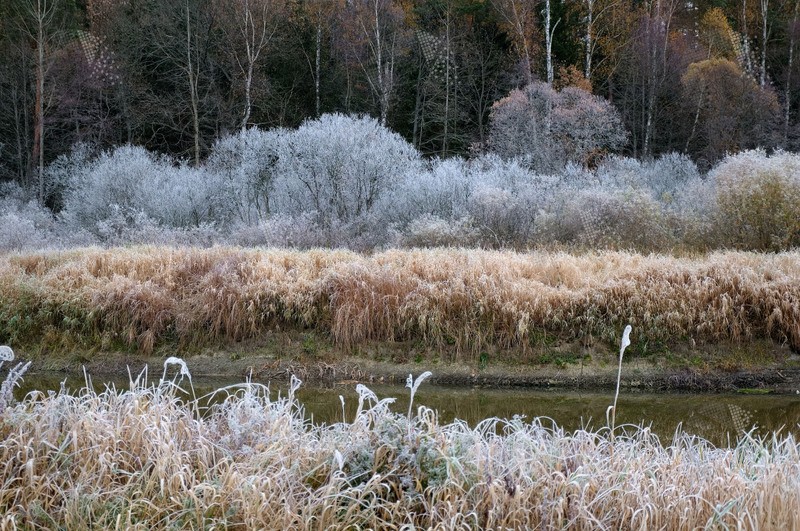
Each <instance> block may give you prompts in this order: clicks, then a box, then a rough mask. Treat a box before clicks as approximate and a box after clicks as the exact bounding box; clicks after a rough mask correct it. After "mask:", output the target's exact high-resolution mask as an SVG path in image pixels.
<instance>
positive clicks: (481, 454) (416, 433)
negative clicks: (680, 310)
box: [0, 379, 800, 530]
mask: <svg viewBox="0 0 800 531" xmlns="http://www.w3.org/2000/svg"><path fill="white" fill-rule="evenodd" d="M296 383H297V382H296V381H293V382H292V384H293V387H294V386H295V384H296ZM173 385H174V384H173V383H172V382H171V381H169V380H167V381H165V382H162V383H160V384H158V385H156V384H153V385H150V386H147V385H145V384H144V383H143V381H138V382H132V383H131V388H130V390H128V391H124V392H122V391H116V390H107V391H105V392H103V393H99V394H98V393H96V392H94V391H92V390H90V389H83V390H80V391H79V392H78V393H77V394H76V395H68V394H63V393H62V394H50V395H46V394H44V393H38V394H32V395H29V396H28V397H27V398H26V399H25V400H23V401H22V402H21V403H18V404H13V405H10V406H9V407H7V408H5V409H3V408H0V485H2V488H0V529H2V530H12V529H13V530H16V529H142V530H160V529H242V530H245V529H276V530H278V529H280V530H283V529H414V528H431V529H448V530H449V529H566V528H569V529H593V530H594V529H641V530H650V529H669V530H683V529H686V530H689V529H701V528H705V529H780V530H786V529H798V528H800V443H798V441H796V440H795V439H794V438H792V437H791V436H789V435H782V436H777V435H775V436H772V437H769V438H765V439H758V438H753V437H750V436H745V437H744V438H743V439H741V440H740V442H739V443H738V444H737V445H736V446H735V447H733V448H715V447H713V446H711V445H710V444H709V443H707V442H705V441H703V440H701V439H697V438H693V437H691V436H688V435H685V434H676V435H675V437H674V438H673V439H672V440H669V441H663V442H662V441H660V440H659V439H658V438H657V437H656V436H654V435H653V434H652V433H651V432H650V431H649V430H648V429H646V428H638V427H631V426H627V427H626V426H623V427H617V429H616V430H615V431H614V432H613V433H612V432H611V431H610V430H609V429H608V428H602V429H600V430H598V431H583V430H579V431H576V432H564V431H562V430H560V429H558V428H551V427H546V426H549V423H548V422H547V421H546V420H545V421H540V420H538V419H534V420H533V421H524V420H522V419H520V418H515V419H512V420H500V419H487V420H485V421H483V422H481V423H480V424H478V425H477V426H475V427H471V426H468V425H467V424H466V423H464V422H461V421H456V422H454V423H452V424H440V423H439V422H438V420H437V415H436V413H435V412H434V411H432V410H429V409H427V408H425V407H424V406H419V407H415V408H414V409H413V410H412V409H411V408H409V414H408V415H406V414H405V413H393V412H391V411H390V410H389V408H388V404H387V402H386V401H385V400H384V401H380V402H378V400H377V397H375V396H374V395H373V394H372V393H371V391H369V390H368V389H366V388H364V387H360V388H359V394H360V398H359V405H358V412H357V413H356V415H355V417H354V418H347V419H343V421H342V422H337V423H334V424H331V425H315V424H312V423H310V422H308V421H306V420H304V419H303V416H302V411H301V405H300V404H299V403H298V402H297V401H296V400H295V399H294V395H293V391H291V390H290V391H289V392H288V394H286V393H284V395H283V397H279V396H277V397H276V395H275V393H274V392H273V393H272V395H271V396H270V395H269V394H268V392H267V389H266V388H264V387H263V386H261V385H259V384H243V385H241V386H236V387H229V388H226V389H223V390H220V391H219V393H221V394H222V398H224V401H222V402H221V403H218V404H217V405H216V406H213V407H212V408H211V409H210V410H202V409H201V408H200V404H203V403H205V402H204V400H202V399H197V400H189V401H188V402H187V401H181V400H180V399H179V398H177V395H176V393H175V392H174V387H172V386H173ZM182 385H184V386H186V385H187V381H186V380H185V379H184V380H183V382H182ZM412 400H413V395H412ZM414 405H415V406H417V404H414Z"/></svg>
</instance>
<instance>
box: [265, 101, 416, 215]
mask: <svg viewBox="0 0 800 531" xmlns="http://www.w3.org/2000/svg"><path fill="white" fill-rule="evenodd" d="M275 164H276V175H277V177H276V179H275V183H274V189H273V195H272V200H273V202H272V203H271V204H273V205H274V211H275V212H278V213H281V214H284V215H291V216H297V215H300V214H301V213H304V212H315V213H316V214H317V215H318V217H319V221H320V223H321V224H322V225H323V226H330V225H332V224H335V223H336V222H344V223H348V222H352V221H354V220H356V219H358V218H361V217H363V216H365V215H366V214H368V213H370V212H371V211H372V210H373V209H374V207H375V206H376V205H377V204H378V203H379V201H380V200H381V199H382V198H383V197H385V196H386V195H387V194H390V193H391V192H392V190H393V189H394V188H395V186H396V185H397V183H399V182H401V181H402V180H403V179H404V178H405V176H406V175H408V174H413V173H415V172H417V171H419V170H420V169H421V163H420V159H419V154H418V153H417V151H416V150H415V149H414V147H413V146H412V145H411V144H409V143H408V142H406V141H405V140H404V139H403V138H402V137H401V136H400V135H398V134H397V133H395V132H393V131H391V130H389V129H387V128H386V127H383V126H382V125H380V124H379V123H378V122H377V121H376V120H375V119H373V118H370V117H366V116H363V117H354V116H345V115H342V114H326V115H323V116H322V117H320V118H318V119H316V120H310V121H307V122H305V123H304V124H303V125H301V126H300V127H299V128H298V129H296V130H293V131H289V132H287V133H286V135H285V136H284V137H283V138H282V141H281V142H279V149H278V151H277V161H276V163H275Z"/></svg>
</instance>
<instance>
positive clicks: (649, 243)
mask: <svg viewBox="0 0 800 531" xmlns="http://www.w3.org/2000/svg"><path fill="white" fill-rule="evenodd" d="M559 221H560V223H559V227H560V229H561V234H560V235H559V236H558V239H559V240H561V241H563V242H564V243H578V244H580V245H583V246H589V247H601V248H603V247H612V248H623V249H639V250H656V249H661V248H664V247H666V246H668V245H670V243H671V235H670V233H669V231H668V230H667V228H666V227H665V224H664V217H663V214H662V212H661V207H660V205H659V204H658V203H657V202H656V201H655V200H654V199H653V198H652V197H650V195H649V194H647V193H646V192H645V191H643V190H642V189H635V188H629V189H627V190H624V189H620V188H617V189H613V188H606V187H602V186H595V187H591V188H588V189H585V190H582V191H580V192H578V193H577V194H575V195H574V196H571V197H570V198H569V200H568V201H567V203H566V206H565V209H564V213H563V217H562V218H561V219H560V220H559Z"/></svg>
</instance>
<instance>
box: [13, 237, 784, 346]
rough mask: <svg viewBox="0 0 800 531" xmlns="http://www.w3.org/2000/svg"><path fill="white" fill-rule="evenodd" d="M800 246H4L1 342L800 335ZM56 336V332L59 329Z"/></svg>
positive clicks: (465, 341) (516, 341)
mask: <svg viewBox="0 0 800 531" xmlns="http://www.w3.org/2000/svg"><path fill="white" fill-rule="evenodd" d="M797 278H800V252H786V253H779V254H758V253H744V252H721V253H712V254H709V255H706V256H701V257H684V258H675V257H669V256H660V255H647V256H644V255H640V254H635V253H625V252H600V253H595V254H586V255H570V254H565V253H548V252H531V253H515V252H500V251H481V250H458V249H447V250H444V249H434V250H417V251H398V250H391V251H386V252H382V253H378V254H375V255H371V256H364V255H359V254H356V253H352V252H346V251H331V250H313V251H305V252H299V251H286V250H258V249H240V248H225V247H220V248H212V249H176V248H163V247H141V248H133V249H127V248H126V249H110V250H102V249H81V250H72V251H67V252H60V253H59V252H49V253H39V254H26V255H6V256H2V257H0V341H3V342H9V343H11V344H14V345H19V344H26V342H27V343H28V344H36V345H41V344H42V342H43V341H44V344H45V345H47V346H51V347H52V346H58V345H66V347H67V348H71V347H80V346H82V345H83V346H88V347H104V348H113V347H114V346H115V345H117V346H136V347H137V348H139V349H140V350H141V351H143V352H146V353H147V352H150V351H152V350H153V348H155V346H157V345H161V344H166V343H177V344H178V346H187V345H188V346H191V345H196V344H202V343H208V342H209V341H211V342H213V341H236V340H241V339H245V338H248V337H254V336H258V335H259V334H263V333H264V332H266V331H269V330H274V329H276V328H277V327H281V328H282V329H286V328H287V327H296V328H307V327H311V328H313V329H315V330H317V331H318V332H320V333H321V334H324V335H327V336H328V337H330V338H331V339H332V340H333V341H334V342H335V343H336V344H338V345H340V346H343V347H351V346H354V345H358V344H361V343H363V342H365V341H369V340H380V341H396V340H422V341H425V342H426V343H428V344H429V345H432V346H442V345H454V346H455V350H456V352H457V354H458V355H461V356H464V357H465V358H466V359H467V360H474V359H476V354H478V353H480V352H481V350H482V349H484V348H485V347H486V346H487V345H494V346H497V347H500V348H519V349H521V350H523V351H524V350H525V349H527V348H528V347H530V345H531V344H532V343H533V342H535V341H536V338H537V337H542V336H543V335H544V336H547V337H552V338H557V339H561V340H565V341H570V340H575V339H581V338H586V337H590V336H591V337H594V338H599V339H601V340H603V341H606V342H608V344H613V343H614V342H616V337H618V334H619V330H621V329H622V328H623V327H624V325H626V324H628V323H630V324H632V325H633V326H634V328H635V329H636V330H637V334H638V335H639V336H640V337H647V338H648V340H650V341H662V342H668V341H671V340H672V339H673V338H682V339H684V340H689V339H691V340H695V341H698V342H711V343H714V342H724V341H749V340H753V339H771V340H773V341H776V342H778V343H781V344H788V345H789V346H791V347H792V348H794V349H800V283H798V282H797ZM48 343H49V344H48Z"/></svg>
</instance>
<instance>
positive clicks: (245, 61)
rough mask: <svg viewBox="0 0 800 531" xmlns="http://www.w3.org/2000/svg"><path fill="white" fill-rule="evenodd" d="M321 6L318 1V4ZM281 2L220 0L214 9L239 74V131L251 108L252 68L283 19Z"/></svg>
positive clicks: (267, 46) (284, 4)
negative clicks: (241, 105) (240, 97)
mask: <svg viewBox="0 0 800 531" xmlns="http://www.w3.org/2000/svg"><path fill="white" fill-rule="evenodd" d="M320 3H321V2H320ZM285 7H286V2H285V0H220V1H219V2H217V9H218V12H219V13H220V15H221V19H222V21H223V22H222V24H221V26H222V28H223V31H224V32H225V35H226V37H227V38H228V42H230V43H231V52H232V53H231V55H232V56H233V59H234V61H235V62H236V65H237V66H238V67H239V70H240V73H241V75H242V89H243V92H244V102H243V107H244V108H243V111H242V121H241V126H240V127H241V129H242V130H244V129H246V128H247V124H248V122H249V120H250V113H251V109H252V106H253V98H252V86H253V75H254V71H255V69H256V65H257V64H258V62H259V61H260V60H262V59H263V57H264V53H265V51H266V50H267V49H268V48H269V46H270V45H271V44H272V42H273V41H274V39H275V34H276V32H277V31H278V28H279V26H280V24H281V22H282V21H283V20H284V18H283V11H284V9H285Z"/></svg>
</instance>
